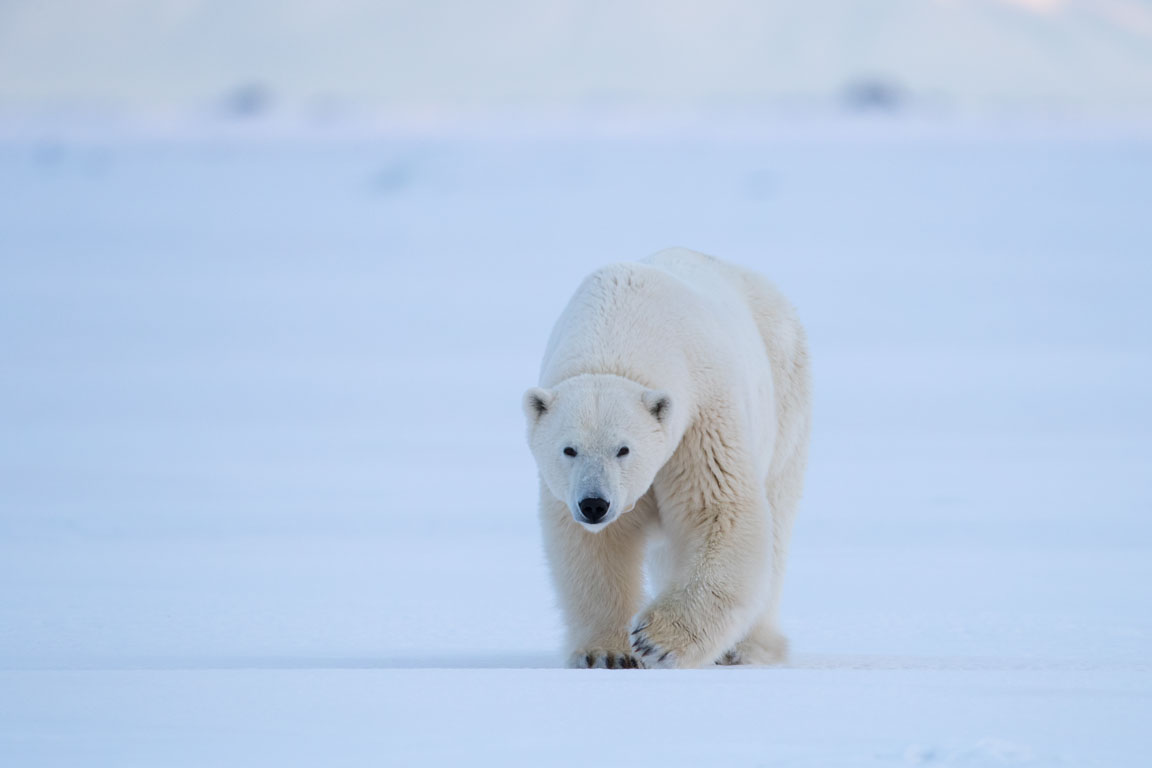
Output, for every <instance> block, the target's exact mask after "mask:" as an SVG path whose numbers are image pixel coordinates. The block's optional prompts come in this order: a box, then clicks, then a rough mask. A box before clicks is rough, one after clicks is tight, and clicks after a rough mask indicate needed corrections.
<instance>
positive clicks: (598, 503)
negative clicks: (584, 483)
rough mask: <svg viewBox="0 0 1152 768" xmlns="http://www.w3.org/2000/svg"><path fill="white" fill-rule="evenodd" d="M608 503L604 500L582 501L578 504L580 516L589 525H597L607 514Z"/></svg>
mask: <svg viewBox="0 0 1152 768" xmlns="http://www.w3.org/2000/svg"><path fill="white" fill-rule="evenodd" d="M608 506H609V504H608V502H606V501H604V499H584V500H582V501H581V502H580V514H582V515H584V519H585V520H587V521H588V522H590V523H598V522H600V521H601V520H603V519H604V515H606V514H608Z"/></svg>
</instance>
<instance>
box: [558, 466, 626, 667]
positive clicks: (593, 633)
mask: <svg viewBox="0 0 1152 768" xmlns="http://www.w3.org/2000/svg"><path fill="white" fill-rule="evenodd" d="M540 495H541V499H540V518H541V524H542V528H543V532H544V546H545V551H546V552H547V555H548V563H549V565H550V566H551V570H552V580H553V582H554V584H555V586H556V594H557V595H558V596H559V602H560V607H561V609H562V610H563V613H564V621H565V623H566V625H567V630H568V645H567V648H568V659H567V663H568V666H570V667H583V668H589V667H603V668H608V669H613V668H636V667H639V666H640V664H639V661H638V659H637V657H636V655H635V654H634V653H633V651H632V645H631V643H630V642H629V636H628V630H629V623H630V622H631V619H632V617H633V616H634V615H635V614H636V611H637V610H638V609H639V608H640V604H641V602H642V600H643V597H644V575H643V563H644V530H643V529H644V525H645V522H646V512H647V510H646V509H644V506H645V505H644V504H637V506H636V509H634V510H633V511H632V512H629V513H627V514H625V515H623V516H622V517H621V518H620V519H618V520H616V521H615V522H613V523H610V524H609V525H608V526H606V527H605V528H604V529H603V530H601V531H598V532H596V533H591V532H589V531H586V530H585V529H584V528H583V527H582V526H580V525H579V524H578V523H577V522H576V521H575V520H573V519H572V515H571V513H570V512H569V510H568V506H567V505H566V504H564V503H563V502H560V501H558V500H556V499H555V498H553V497H552V495H551V494H550V493H549V492H548V491H547V489H544V488H542V489H541V493H540Z"/></svg>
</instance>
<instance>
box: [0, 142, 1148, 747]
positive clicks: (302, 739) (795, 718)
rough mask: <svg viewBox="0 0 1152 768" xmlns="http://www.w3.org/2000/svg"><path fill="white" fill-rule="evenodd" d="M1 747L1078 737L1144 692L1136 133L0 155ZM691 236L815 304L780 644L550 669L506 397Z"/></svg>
mask: <svg viewBox="0 0 1152 768" xmlns="http://www.w3.org/2000/svg"><path fill="white" fill-rule="evenodd" d="M0 199H2V200H3V201H4V204H3V205H2V206H0V354H2V356H0V374H2V375H0V426H2V430H3V431H2V433H0V434H2V435H3V437H2V439H0V762H2V763H3V764H5V765H76V764H81V763H82V764H85V765H92V766H99V765H117V766H123V765H141V766H147V765H213V766H225V765H253V764H275V765H314V764H324V765H363V764H373V765H376V764H392V765H408V764H441V765H459V764H494V765H509V764H523V765H539V764H548V765H567V764H571V765H585V764H588V763H590V762H593V761H595V762H598V763H603V764H609V765H622V764H627V765H645V764H650V763H655V762H657V761H660V762H663V763H666V764H668V765H698V764H702V763H717V764H731V765H813V766H829V765H853V766H856V765H908V764H911V765H1002V764H1008V765H1012V764H1034V765H1055V764H1060V765H1106V766H1137V765H1143V764H1145V762H1146V755H1147V751H1148V748H1149V747H1152V743H1150V740H1149V737H1148V729H1147V722H1148V721H1149V716H1150V715H1152V706H1150V704H1152V666H1150V662H1152V586H1150V585H1152V557H1150V555H1152V515H1150V514H1149V513H1150V512H1152V482H1150V478H1152V474H1150V473H1149V471H1148V468H1149V466H1152V400H1150V399H1149V397H1148V393H1149V391H1152V354H1150V353H1152V305H1150V303H1149V302H1148V300H1147V296H1148V294H1149V290H1150V289H1152V261H1149V259H1148V254H1149V253H1152V219H1150V218H1149V216H1148V213H1147V212H1148V200H1149V199H1152V141H1149V139H1148V138H1147V134H1146V133H1145V134H1143V136H1141V135H1140V134H1139V133H1135V134H1130V135H1129V134H1125V135H1112V136H1107V137H1102V136H1100V135H1095V134H1091V133H1087V132H1086V133H1084V134H1078V133H1076V132H1075V131H1071V132H1067V133H1060V132H1045V131H1034V132H1030V131H1029V130H1027V129H1020V128H1019V127H1015V128H1000V127H996V126H991V127H986V128H985V129H981V130H979V131H971V132H968V131H965V130H957V129H954V128H947V129H945V128H940V127H939V126H937V127H933V126H931V125H929V126H923V125H919V126H908V125H907V124H903V123H891V124H872V123H869V124H860V123H846V124H842V125H836V126H832V127H825V128H824V129H818V130H812V131H807V130H765V131H763V133H762V134H760V135H757V134H756V133H755V132H749V131H742V132H740V134H739V135H738V136H728V137H727V138H724V139H720V138H717V137H715V136H699V137H695V138H693V137H690V136H689V137H683V136H682V137H674V136H663V137H659V138H655V139H653V138H643V137H633V138H629V137H627V136H624V135H617V136H614V137H602V138H591V137H584V138H580V137H577V136H572V135H559V136H552V137H547V136H540V137H537V138H525V137H520V138H518V139H516V140H512V139H504V138H500V137H499V135H495V134H492V135H490V134H489V133H485V134H484V135H468V134H467V133H466V132H461V134H460V135H457V136H451V135H441V136H439V137H437V138H424V139H420V138H412V137H399V136H379V137H375V138H372V137H361V138H358V139H355V140H352V139H346V140H336V139H333V138H324V137H319V136H312V137H307V136H296V137H294V138H280V139H277V140H269V141H258V140H255V139H254V138H253V137H241V136H234V137H232V138H228V137H226V136H221V135H215V136H210V137H196V136H188V135H181V136H180V137H175V138H164V137H153V138H151V139H148V140H143V139H139V138H136V139H134V140H127V139H124V138H117V137H116V136H115V135H104V136H102V137H100V138H96V137H90V138H87V139H68V140H62V139H30V138H15V137H10V138H8V139H7V140H5V141H4V142H3V143H0ZM672 244H678V245H685V246H688V247H693V248H697V249H700V250H704V251H708V252H712V253H716V254H717V255H721V256H723V257H726V258H729V259H732V260H735V261H739V262H741V263H744V264H747V265H750V266H754V267H756V268H758V269H760V270H761V271H763V272H764V273H766V274H768V275H769V276H771V277H773V278H774V279H775V280H776V282H778V283H779V284H780V285H781V287H782V288H783V289H784V290H785V291H786V293H787V294H788V295H789V296H791V297H792V298H793V300H794V301H795V303H796V304H797V306H798V308H799V311H800V313H801V316H802V318H803V319H804V321H805V323H806V325H807V326H808V328H809V331H810V336H811V342H812V350H813V357H814V361H815V382H816V420H815V432H814V440H813V451H812V459H811V465H810V471H809V475H808V478H809V483H808V490H807V493H806V496H805V500H804V503H803V506H802V509H801V513H800V517H799V519H798V522H797V529H796V540H795V547H794V550H793V555H792V558H791V564H790V568H789V573H788V582H787V585H786V587H785V592H784V594H785V598H784V616H783V623H784V628H785V630H786V631H787V632H788V634H789V635H790V637H791V640H792V645H793V652H794V653H793V660H792V662H791V663H790V664H789V665H788V666H786V667H783V668H777V669H765V670H752V669H715V670H700V671H676V672H652V671H635V672H633V671H615V670H613V671H609V670H602V671H600V670H593V671H572V670H564V669H560V668H559V662H560V658H559V637H560V625H559V619H558V616H557V615H556V613H555V611H554V609H553V607H552V596H551V590H550V587H549V585H548V583H547V577H546V572H545V570H544V565H543V559H542V553H541V551H540V545H539V541H538V535H537V530H536V523H535V518H534V497H535V476H534V469H533V464H532V460H531V457H530V455H529V454H528V451H527V448H526V447H525V445H524V441H523V434H522V433H523V425H522V416H521V413H520V407H519V398H520V394H521V392H522V391H523V390H524V389H525V388H526V387H527V386H529V385H530V384H532V383H534V381H535V374H536V366H537V364H538V360H539V355H540V353H541V351H542V349H543V344H544V340H545V337H546V335H547V332H548V330H549V327H550V325H551V323H552V321H553V319H554V318H555V315H556V313H557V312H558V310H559V307H560V306H561V305H562V303H563V301H564V300H565V299H566V298H567V296H568V294H569V293H570V292H571V290H572V289H573V288H574V286H575V284H576V282H577V281H578V280H579V278H580V277H581V276H582V275H583V274H585V273H586V272H588V271H589V270H591V269H593V268H594V267H596V266H598V265H600V264H603V263H607V262H610V261H614V260H622V259H632V258H638V257H640V256H642V255H644V254H647V253H649V252H651V251H654V250H657V249H659V248H661V247H664V246H667V245H672Z"/></svg>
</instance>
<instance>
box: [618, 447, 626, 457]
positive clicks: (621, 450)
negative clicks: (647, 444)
mask: <svg viewBox="0 0 1152 768" xmlns="http://www.w3.org/2000/svg"><path fill="white" fill-rule="evenodd" d="M627 455H628V446H624V447H623V448H621V449H620V450H618V451H616V458H620V457H621V456H627Z"/></svg>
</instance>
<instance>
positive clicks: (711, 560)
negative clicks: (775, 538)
mask: <svg viewBox="0 0 1152 768" xmlns="http://www.w3.org/2000/svg"><path fill="white" fill-rule="evenodd" d="M762 504H763V502H760V501H759V500H757V499H750V500H748V501H727V502H722V503H720V502H713V503H712V504H711V505H707V506H704V507H702V508H701V507H698V506H697V507H695V508H694V509H689V508H686V507H684V506H683V505H676V504H671V503H670V504H667V505H666V503H665V502H664V500H661V507H660V515H661V522H662V523H664V524H665V525H668V526H669V527H670V529H671V530H670V539H671V540H672V541H675V542H677V543H676V550H677V551H676V554H675V556H674V557H675V568H674V572H673V574H672V579H671V580H670V582H669V583H668V584H667V585H666V586H665V587H664V590H663V591H662V592H661V593H660V595H659V596H658V597H657V598H656V599H655V600H654V601H653V602H652V604H651V605H649V606H648V607H647V608H646V609H645V610H644V611H642V612H641V613H640V614H639V615H638V616H637V617H636V618H635V620H634V622H633V627H632V631H631V638H632V647H633V649H634V650H635V652H636V653H637V654H638V655H639V656H640V662H641V663H642V664H643V665H644V666H646V667H699V666H702V665H704V664H711V663H712V662H713V661H714V660H715V659H716V658H718V657H719V656H720V654H722V653H723V652H724V651H725V650H727V649H728V648H730V647H732V644H733V643H734V642H735V641H737V640H739V639H740V638H741V637H742V636H743V635H744V634H745V633H746V632H747V631H748V629H749V627H750V625H751V624H752V622H753V621H754V620H755V618H756V615H757V613H758V612H759V611H760V610H761V606H762V604H763V602H764V600H765V597H764V590H763V584H764V573H765V566H766V562H765V561H766V558H765V555H764V553H765V550H766V548H767V537H766V533H767V531H766V528H767V524H766V522H767V521H766V518H767V515H766V511H765V510H764V509H763V507H762ZM677 506H680V507H681V508H680V509H676V507H677ZM666 507H667V509H668V510H669V511H668V513H667V514H666V512H665V510H666Z"/></svg>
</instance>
